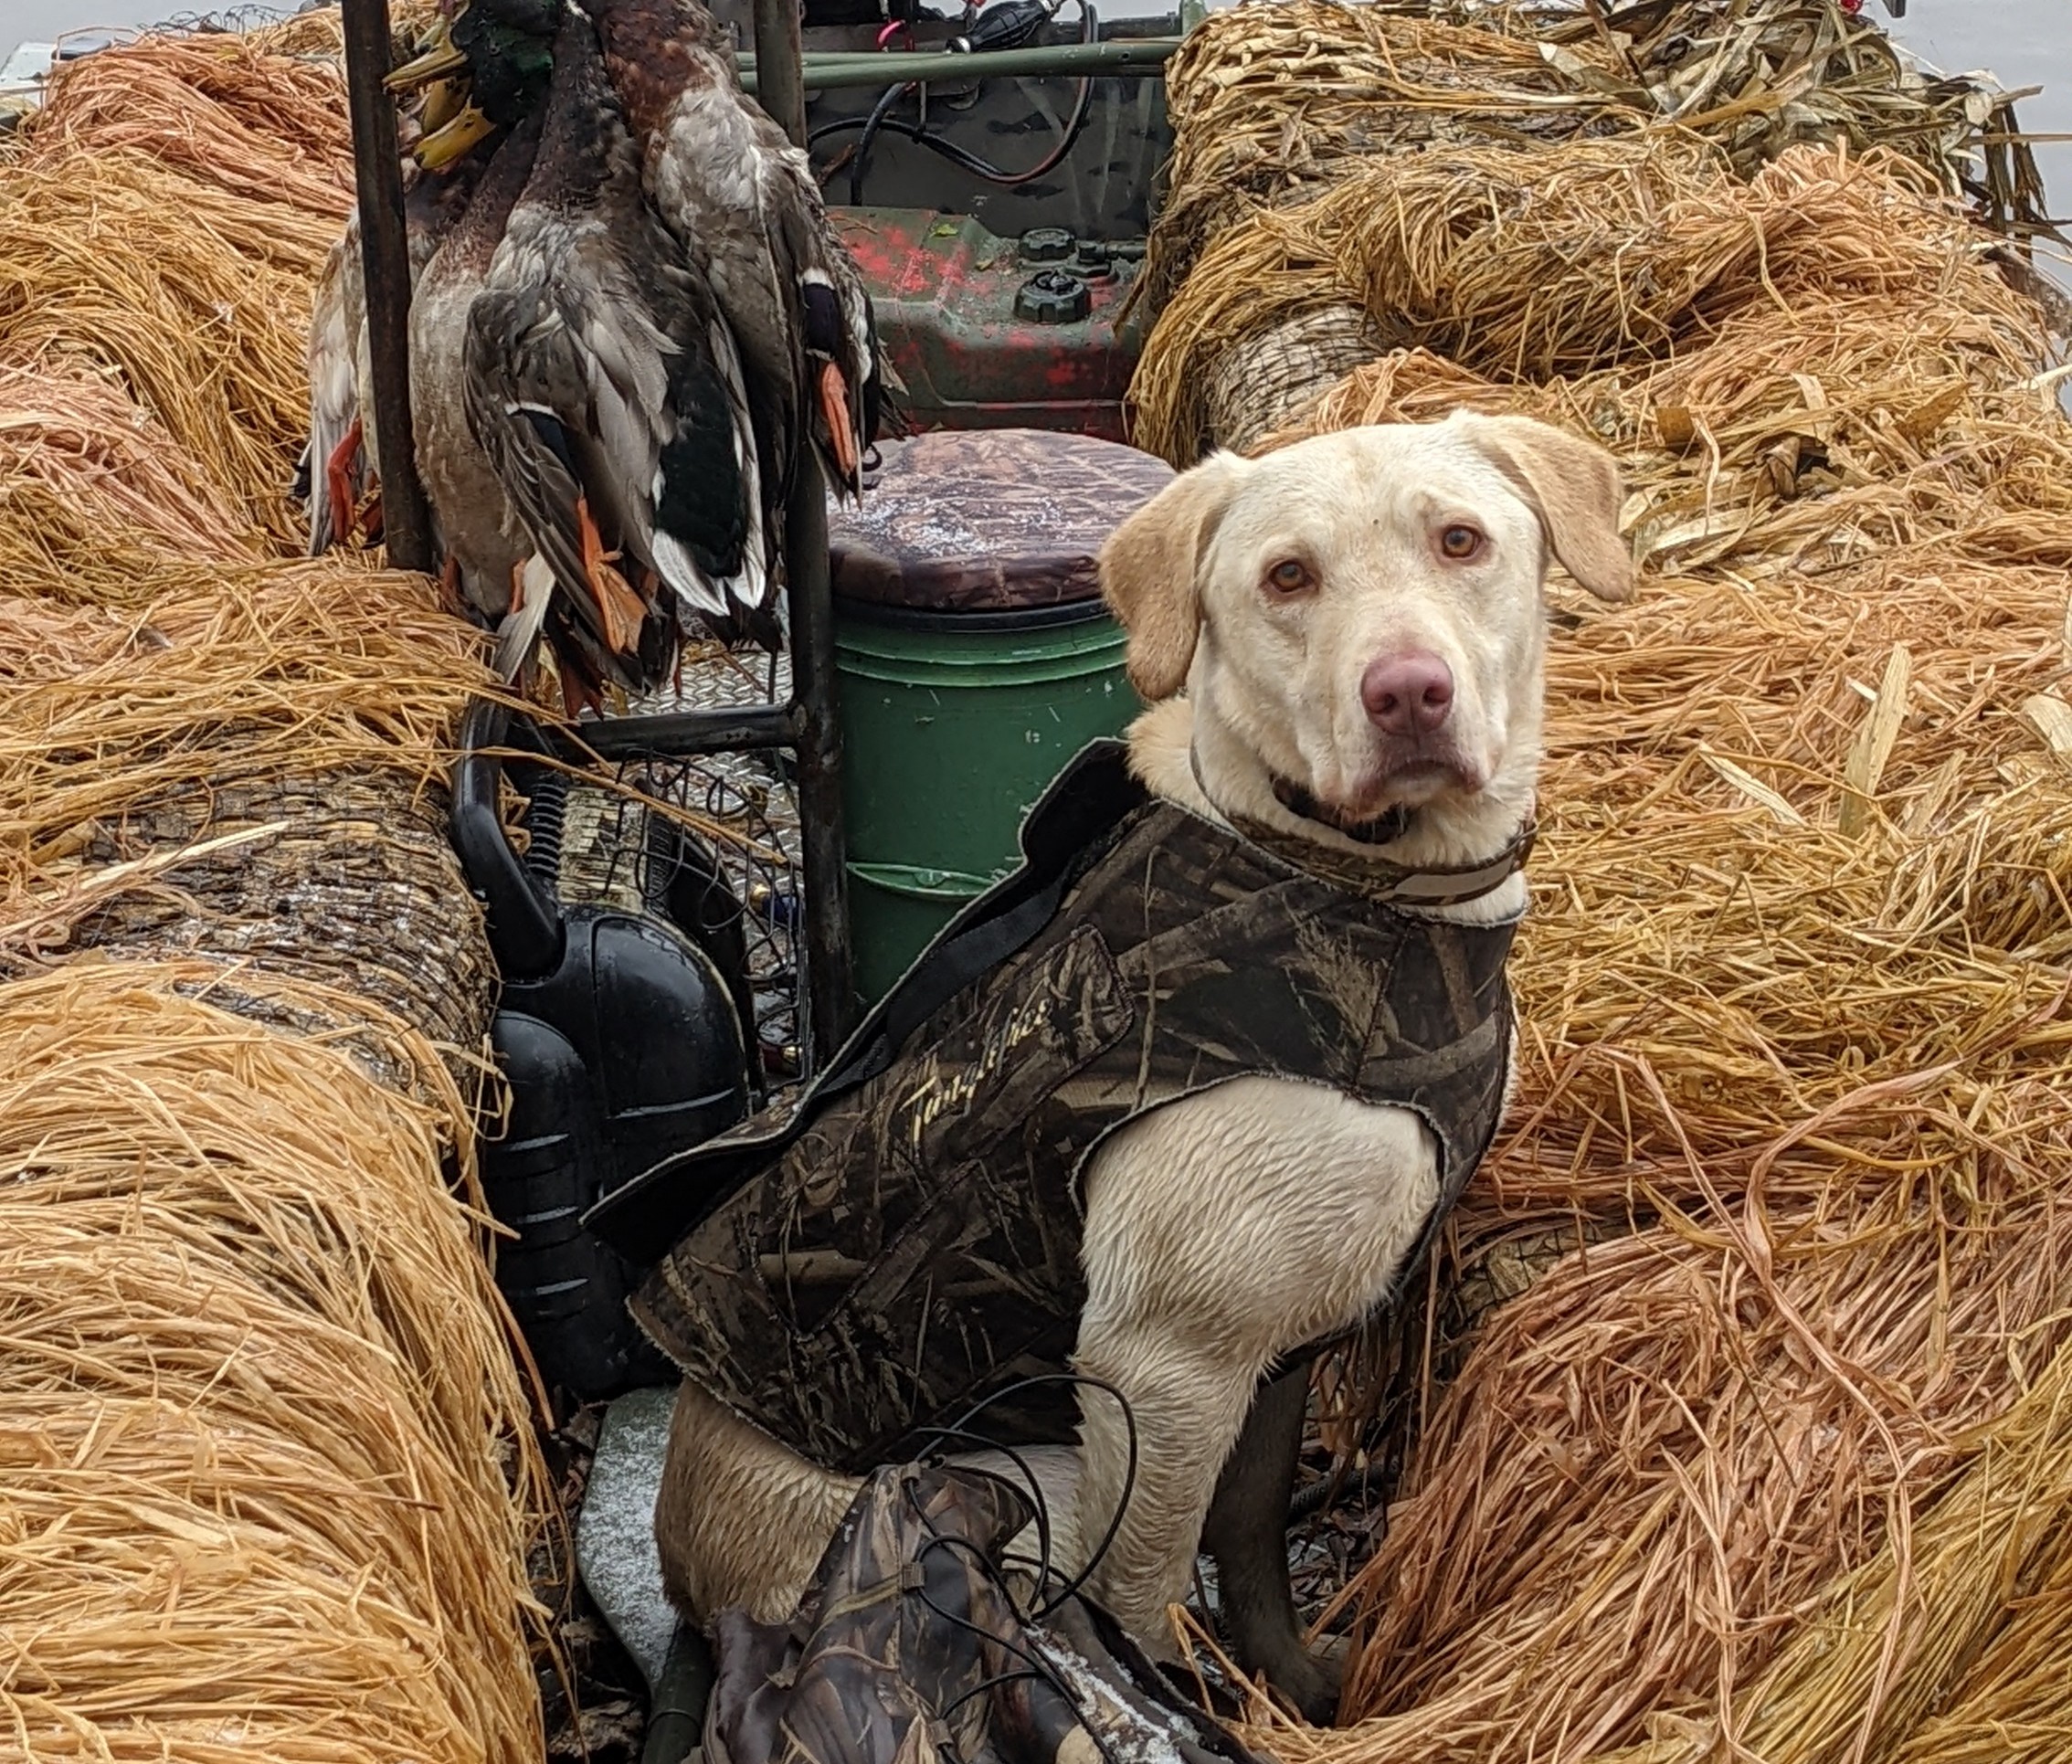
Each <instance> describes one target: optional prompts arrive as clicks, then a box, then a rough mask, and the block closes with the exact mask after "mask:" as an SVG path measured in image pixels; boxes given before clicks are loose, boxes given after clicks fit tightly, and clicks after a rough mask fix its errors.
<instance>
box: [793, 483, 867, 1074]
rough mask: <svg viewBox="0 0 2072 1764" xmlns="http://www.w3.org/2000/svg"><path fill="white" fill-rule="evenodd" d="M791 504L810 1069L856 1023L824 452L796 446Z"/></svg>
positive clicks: (821, 1063)
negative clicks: (821, 460) (822, 467)
mask: <svg viewBox="0 0 2072 1764" xmlns="http://www.w3.org/2000/svg"><path fill="white" fill-rule="evenodd" d="M799 453H800V459H799V461H798V480H797V481H796V482H795V483H794V484H793V485H792V488H791V502H790V506H789V507H788V508H787V509H786V511H785V523H784V534H785V546H784V555H785V562H786V567H787V568H788V570H789V571H790V572H791V587H790V595H791V691H792V698H793V704H794V709H793V713H792V714H793V717H794V720H795V722H796V724H797V726H798V749H797V752H798V826H799V833H798V842H799V846H800V855H801V856H802V857H803V858H804V860H805V865H806V877H805V892H806V902H805V905H806V987H807V999H808V1004H807V1017H808V1019H809V1031H810V1040H809V1047H810V1048H811V1051H812V1058H813V1070H814V1071H816V1072H819V1071H822V1070H824V1069H825V1068H826V1066H827V1063H828V1062H829V1061H830V1059H832V1058H833V1056H834V1053H835V1051H836V1050H837V1049H839V1048H840V1046H841V1044H842V1042H843V1041H845V1040H848V1039H849V1031H850V1030H851V1029H852V1028H854V1027H855V1024H856V964H855V961H854V958H853V956H852V953H851V948H850V942H849V840H848V834H847V831H846V829H844V827H843V824H842V822H843V814H842V806H841V719H840V703H839V702H838V700H837V697H836V688H835V657H834V602H833V599H832V597H830V593H829V588H828V502H827V491H825V490H824V489H823V488H822V486H821V482H820V465H819V459H817V458H816V457H815V456H814V453H813V450H812V449H811V448H809V447H801V448H800V449H799Z"/></svg>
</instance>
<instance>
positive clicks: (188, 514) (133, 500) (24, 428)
mask: <svg viewBox="0 0 2072 1764" xmlns="http://www.w3.org/2000/svg"><path fill="white" fill-rule="evenodd" d="M0 530H4V533H5V536H4V537H0V547H4V548H5V553H6V555H7V558H8V564H9V566H10V568H9V573H10V575H11V576H13V582H12V584H11V586H12V588H13V590H14V591H15V592H16V593H19V592H21V591H22V589H23V588H24V587H25V586H35V585H37V584H39V583H42V582H58V583H61V582H63V581H65V580H66V579H67V578H68V577H69V576H70V575H71V574H72V572H73V571H74V570H75V569H80V568H92V567H95V566H96V565H99V566H100V567H103V568H105V567H107V566H108V565H109V564H110V563H111V561H112V560H111V557H110V553H111V550H127V551H131V552H133V551H135V550H136V549H138V548H139V547H140V546H142V547H148V548H152V549H162V550H163V551H164V552H165V553H167V554H171V555H180V556H185V557H187V558H190V559H192V560H193V561H194V562H196V563H197V564H198V563H204V562H208V561H215V562H219V563H226V564H227V563H236V562H246V563H251V562H256V561H257V560H258V558H259V555H260V552H261V541H260V537H259V534H258V533H256V532H254V531H253V530H252V528H251V526H250V524H249V523H248V522H247V521H246V520H244V519H243V518H242V517H241V516H240V515H239V513H238V512H237V511H236V510H235V509H233V508H232V506H231V504H230V502H229V501H228V500H227V498H226V497H225V496H224V495H223V493H222V492H221V491H218V490H217V488H216V486H215V485H214V484H213V483H212V482H211V481H210V480H209V476H208V473H207V471H206V470H205V469H204V468H203V467H202V466H201V464H200V463H199V462H198V461H196V459H193V458H192V457H191V456H189V455H187V454H186V453H185V451H184V450H183V449H181V448H180V447H179V446H178V445H177V444H176V443H175V442H174V439H173V438H172V437H171V436H170V435H168V434H167V433H166V432H165V430H164V428H163V427H162V426H161V425H160V424H159V423H157V422H156V421H154V420H153V417H151V415H150V413H149V412H147V411H145V410H144V409H143V408H142V407H139V406H138V405H136V404H135V403H133V402H132V400H131V398H130V397H129V396H128V395H127V394H126V393H124V392H123V390H122V387H121V386H118V385H116V384H115V383H114V381H113V379H112V378H111V375H108V374H106V373H105V372H100V371H97V370H95V369H94V368H92V367H91V366H90V365H89V364H87V363H85V362H83V361H72V362H67V363H63V364H51V365H49V366H47V367H45V368H43V369H40V370H37V369H31V368H25V367H10V366H7V365H5V364H0ZM125 561H126V560H125ZM126 567H131V568H133V567H134V565H127V564H126Z"/></svg>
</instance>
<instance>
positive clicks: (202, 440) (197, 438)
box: [0, 150, 338, 567]
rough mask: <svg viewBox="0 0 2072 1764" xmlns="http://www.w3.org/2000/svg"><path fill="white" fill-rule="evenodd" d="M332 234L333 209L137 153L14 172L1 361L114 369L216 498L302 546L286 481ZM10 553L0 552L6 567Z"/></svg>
mask: <svg viewBox="0 0 2072 1764" xmlns="http://www.w3.org/2000/svg"><path fill="white" fill-rule="evenodd" d="M337 230H338V228H337V222H336V218H335V217H334V216H325V215H319V214H314V213H312V212H310V211H307V210H305V209H301V208H298V207H295V206H291V205H289V204H287V203H282V202H262V201H256V200H253V199H251V198H250V197H248V196H241V195H231V194H228V193H227V192H225V191H223V190H220V189H217V188H215V187H213V186H211V185H206V184H202V183H197V182H196V181H195V180H194V179H192V178H189V177H187V176H185V175H183V174H180V173H177V172H174V171H169V170H167V169H166V168H165V167H164V166H163V165H160V164H157V163H156V162H155V161H153V159H150V158H148V157H146V156H144V155H143V153H137V152H134V151H130V150H122V151H108V152H91V153H87V152H81V153H71V154H66V155H62V156H58V157H48V158H38V159H37V160H36V161H34V162H33V163H31V164H25V165H19V166H15V167H12V168H10V170H9V172H8V175H7V177H6V178H5V181H0V359H5V360H7V361H11V362H16V363H24V364H44V363H48V362H50V361H52V360H54V359H60V358H62V357H65V356H68V355H79V356H84V357H86V358H87V359H88V360H90V361H92V362H94V363H97V364H102V365H105V366H106V367H108V368H111V369H112V370H113V371H114V372H115V373H117V374H118V375H120V376H121V379H122V384H123V385H124V386H125V387H126V388H127V389H128V391H129V393H130V396H132V398H133V399H134V400H135V401H136V403H137V404H138V405H139V406H141V407H143V409H144V410H145V411H147V412H148V413H149V414H150V415H151V417H153V418H154V419H156V421H157V422H158V423H159V424H161V425H162V426H163V427H164V429H165V430H166V432H167V433H169V434H170V435H171V436H172V438H173V439H174V442H175V443H176V444H177V446H178V447H179V448H180V449H182V450H183V451H184V452H185V454H187V455H188V456H190V457H191V458H192V459H195V460H196V461H198V462H199V463H200V464H201V465H202V466H203V467H204V468H205V469H206V471H207V473H208V475H209V477H210V478H211V479H212V480H213V481H214V482H215V484H216V485H217V489H218V491H219V492H220V493H221V494H223V495H226V496H227V497H229V498H230V499H232V501H233V503H234V504H235V505H236V506H238V508H240V509H241V510H242V511H243V512H245V515H246V518H247V519H248V520H249V521H250V522H251V523H253V524H255V525H257V526H259V527H260V528H262V529H263V530H265V531H266V532H267V533H270V535H271V536H272V537H273V538H274V539H275V540H276V541H277V542H278V543H279V544H281V545H282V546H283V547H294V548H297V549H299V547H297V546H296V545H295V541H296V538H297V533H298V529H299V527H300V525H301V521H300V515H299V512H298V511H297V510H295V509H294V508H293V507H292V506H291V501H290V498H289V496H288V489H289V485H290V481H291V479H292V476H293V473H294V467H295V460H296V458H297V456H298V454H299V453H300V451H301V447H302V442H303V439H304V436H305V432H306V430H307V428H308V427H309V422H308V398H309V391H308V383H307V379H306V377H305V373H304V368H303V364H302V356H303V343H304V333H305V332H306V330H307V327H308V322H309V306H310V290H311V288H312V284H313V281H314V279H315V275H316V270H317V268H318V266H319V265H320V264H321V263H322V261H323V257H324V253H325V252H326V251H327V250H328V249H329V248H330V247H331V243H332V240H333V238H335V237H336V234H337ZM14 543H15V544H21V543H22V542H21V540H20V539H19V537H17V538H16V540H15V542H14ZM38 549H40V547H39V548H38ZM16 561H17V560H16V556H15V555H12V549H11V548H10V553H9V554H8V555H0V567H5V566H8V565H13V564H14V563H15V562H16Z"/></svg>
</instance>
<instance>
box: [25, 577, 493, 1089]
mask: <svg viewBox="0 0 2072 1764" xmlns="http://www.w3.org/2000/svg"><path fill="white" fill-rule="evenodd" d="M160 580H161V587H160V592H159V596H158V597H157V598H156V599H154V600H153V601H152V602H151V603H149V604H147V605H144V606H142V607H138V608H137V609H135V611H133V612H132V613H131V614H130V615H129V616H128V617H126V618H121V619H117V618H106V617H101V618H93V619H89V620H82V621H79V622H78V623H68V622H63V621H59V620H54V619H53V618H51V617H50V616H49V615H48V612H46V613H44V614H43V615H42V616H41V617H39V618H32V619H29V620H26V621H19V623H18V626H17V628H20V630H21V635H22V637H23V638H24V639H26V642H27V644H28V645H29V646H30V647H31V650H32V652H33V653H34V654H35V656H36V658H37V662H38V664H39V665H38V666H37V669H35V670H34V671H31V669H30V668H29V667H28V666H26V663H25V662H23V661H18V660H15V659H14V658H11V657H4V655H0V674H10V673H11V674H14V675H15V676H16V683H15V684H14V685H13V687H12V688H11V689H10V695H9V704H8V709H9V715H8V718H7V721H6V723H5V725H4V726H0V965H8V966H13V967H16V969H21V968H24V967H29V966H33V965H34V964H35V963H37V962H39V961H42V960H47V959H48V958H49V957H50V956H54V955H56V954H59V953H63V952H69V951H77V950H79V949H82V948H96V949H117V950H121V951H122V952H123V953H125V954H127V955H131V956H135V955H139V954H143V955H164V954H168V953H172V952H180V953H194V954H208V955H212V956H216V957H217V958H218V959H221V960H226V961H252V960H256V961H259V962H260V963H262V964H263V965H264V966H265V967H267V968H268V969H269V971H271V972H275V973H288V974H293V975H297V976H301V977H310V978H317V979H322V980H324V981H327V982H329V983H330V984H333V985H335V986H346V987H352V988H357V989H358V991H359V992H360V993H361V994H362V995H363V996H365V997H366V998H372V999H375V1000H378V1001H380V1002H382V1003H383V1004H384V1005H386V1007H387V1008H388V1009H392V1010H394V1011H396V1013H398V1014H399V1015H402V1016H403V1017H405V1018H406V1019H407V1020H409V1021H410V1022H412V1023H413V1024H414V1025H415V1026H416V1027H417V1028H418V1030H420V1031H421V1032H422V1033H424V1034H426V1035H428V1036H429V1037H431V1038H432V1039H434V1040H437V1041H439V1042H440V1043H441V1044H442V1045H445V1046H447V1047H449V1049H452V1050H455V1053H454V1055H453V1057H454V1058H455V1059H456V1060H457V1061H460V1062H465V1061H467V1060H469V1059H471V1058H472V1057H473V1051H474V1049H475V1047H476V1044H477V1043H478V1042H479V1040H480V1038H481V1033H482V1030H483V1027H484V1023H485V1019H486V1015H487V1011H488V1008H489V1001H490V998H491V997H492V993H493V988H494V982H493V975H492V969H491V966H490V961H489V956H488V951H487V949H486V947H485V945H483V941H482V934H481V923H480V915H479V913H478V910H477V908H476V906H475V904H474V903H473V901H472V899H471V898H470V895H469V893H468V891H467V888H466V885H465V883H464V882H463V881H462V878H461V876H460V869H459V866H458V864H457V862H456V861H455V859H454V856H453V852H452V849H451V846H450V844H449V841H448V839H447V834H446V828H445V803H444V794H443V790H442V789H441V788H440V787H439V785H440V783H441V782H442V778H441V774H442V773H443V770H444V767H445V766H446V765H447V764H448V762H449V755H450V749H451V743H452V738H453V731H454V729H455V727H456V726H457V724H458V722H459V718H460V713H461V710H462V708H463V707H464V705H465V703H466V702H467V700H468V698H469V696H470V694H471V693H472V692H478V691H481V690H484V689H486V688H487V687H488V686H489V684H490V674H489V671H488V670H487V668H486V667H485V666H484V665H483V663H482V660H481V637H480V635H479V634H478V633H476V632H475V631H474V630H473V629H472V628H470V627H469V626H467V625H465V624H464V623H462V622H461V621H460V620H459V619H458V618H453V617H452V616H451V615H449V614H448V613H446V612H444V611H443V610H441V609H440V607H439V604H438V599H437V595H436V593H435V591H434V589H433V588H432V586H431V585H430V584H428V583H427V582H425V581H424V580H423V579H422V578H419V577H417V576H402V575H397V574H383V573H379V572H374V571H368V570H364V569H363V570H354V569H351V568H349V567H345V566H343V565H335V564H329V563H324V564H303V565H268V566H259V567H249V568H247V569H245V570H242V571H218V572H216V573H215V574H214V576H212V577H211V578H210V579H209V580H207V581H206V582H205V583H196V584H193V585H192V586H172V587H167V586H164V581H163V576H161V578H160ZM46 604H47V603H46ZM5 605H6V603H5V602H4V601H0V644H4V643H5V639H7V638H8V637H9V636H10V635H12V633H11V632H10V629H9V623H10V621H9V620H8V618H6V617H5V613H4V609H5Z"/></svg>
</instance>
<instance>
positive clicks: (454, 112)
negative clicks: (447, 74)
mask: <svg viewBox="0 0 2072 1764" xmlns="http://www.w3.org/2000/svg"><path fill="white" fill-rule="evenodd" d="M467 104H468V89H467V88H466V87H465V86H463V85H461V84H460V81H459V80H456V79H435V80H433V81H432V82H431V84H430V85H428V86H427V87H426V88H425V99H424V103H423V104H422V105H421V106H420V107H419V109H418V127H419V128H421V129H422V130H423V131H424V132H426V133H427V134H433V133H436V132H438V131H439V130H440V129H443V128H444V127H445V126H446V125H447V124H448V123H449V122H450V121H453V119H454V118H455V117H457V116H459V115H460V112H461V111H463V110H465V109H466V108H467Z"/></svg>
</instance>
